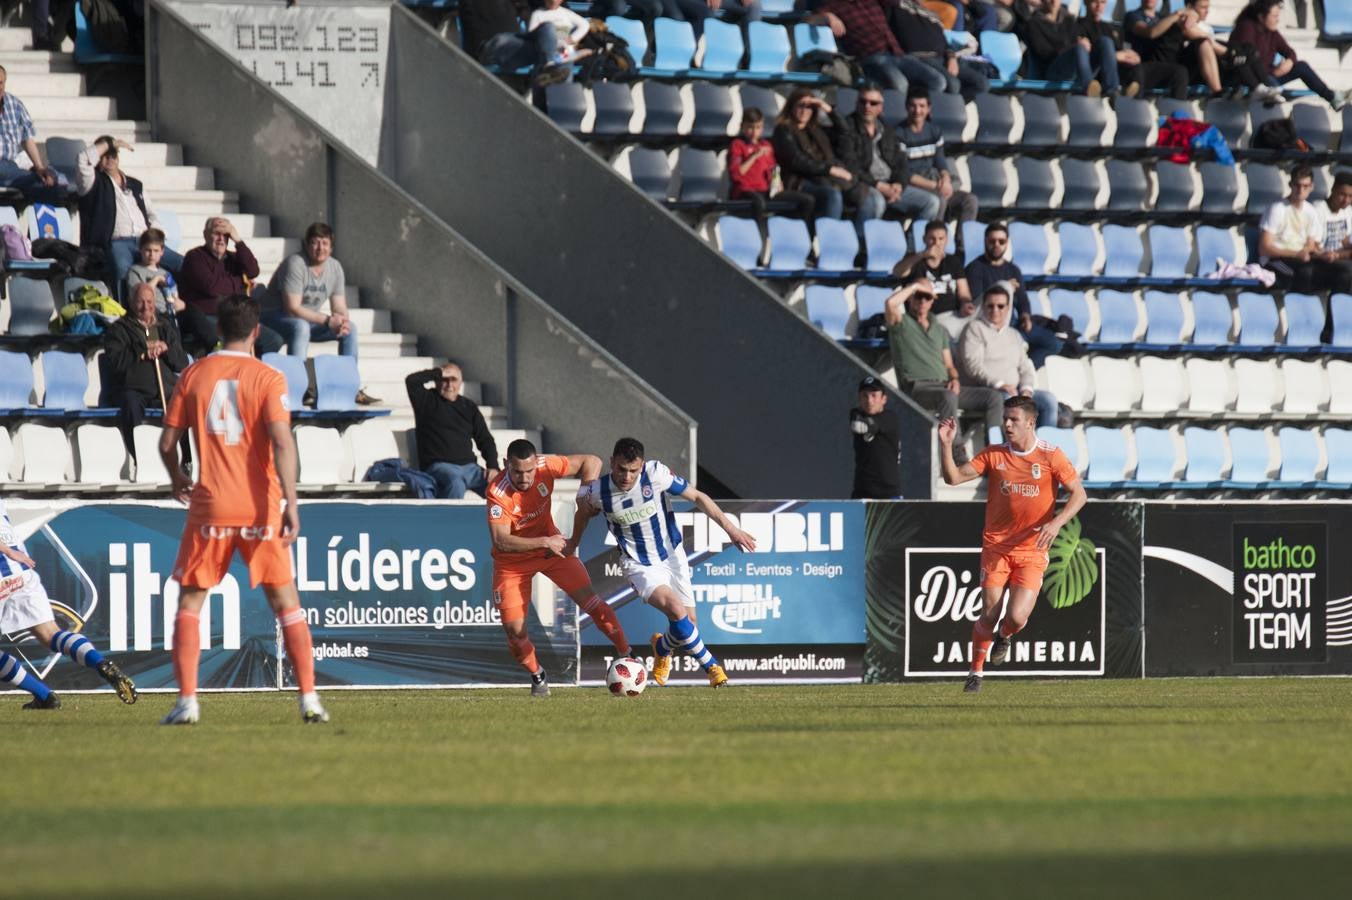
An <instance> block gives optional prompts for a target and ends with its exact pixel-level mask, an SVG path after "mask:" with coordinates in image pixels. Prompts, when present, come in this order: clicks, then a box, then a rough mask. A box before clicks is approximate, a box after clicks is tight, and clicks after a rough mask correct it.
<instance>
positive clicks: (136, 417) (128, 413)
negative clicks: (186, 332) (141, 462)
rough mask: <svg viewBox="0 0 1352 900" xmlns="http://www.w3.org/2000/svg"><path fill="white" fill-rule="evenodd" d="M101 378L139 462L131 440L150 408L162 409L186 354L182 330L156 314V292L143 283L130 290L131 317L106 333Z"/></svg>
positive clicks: (185, 364)
mask: <svg viewBox="0 0 1352 900" xmlns="http://www.w3.org/2000/svg"><path fill="white" fill-rule="evenodd" d="M103 350H104V353H103V363H102V365H103V376H104V378H105V379H106V387H105V390H106V391H107V400H106V402H108V403H110V404H112V405H113V406H116V407H118V409H120V410H121V412H119V413H118V418H117V427H118V429H119V430H120V431H121V432H122V442H123V443H124V444H126V445H127V452H128V453H129V454H131V458H132V459H136V443H135V441H134V440H133V439H132V435H133V432H134V430H135V428H136V426H137V425H140V424H141V423H142V422H143V421H145V417H146V410H147V409H164V407H165V404H166V403H167V402H168V399H169V397H170V396H171V395H172V394H173V393H174V385H175V384H177V383H178V376H179V373H181V372H182V371H183V370H184V369H186V368H187V367H188V356H187V354H186V353H184V352H183V345H182V344H181V343H180V342H179V338H178V330H177V329H176V328H172V327H168V326H166V325H165V324H164V323H162V322H160V321H158V320H157V319H156V316H155V288H154V287H153V286H152V285H150V284H148V283H142V284H138V285H137V286H136V289H135V290H134V291H133V292H132V295H131V300H130V301H128V304H127V314H126V315H125V316H123V317H122V318H120V319H118V320H117V321H116V322H114V323H113V324H112V325H110V326H108V330H107V331H105V332H104V333H103Z"/></svg>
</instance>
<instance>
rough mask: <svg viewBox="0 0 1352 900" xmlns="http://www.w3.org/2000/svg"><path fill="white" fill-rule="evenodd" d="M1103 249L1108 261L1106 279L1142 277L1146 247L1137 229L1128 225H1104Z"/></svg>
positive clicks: (1105, 272) (1105, 271)
mask: <svg viewBox="0 0 1352 900" xmlns="http://www.w3.org/2000/svg"><path fill="white" fill-rule="evenodd" d="M1103 247H1104V250H1105V251H1106V254H1107V261H1106V262H1105V263H1104V266H1103V275H1104V277H1105V278H1139V277H1141V260H1142V258H1143V257H1144V256H1145V246H1144V245H1143V244H1142V243H1141V235H1140V234H1139V233H1137V231H1136V229H1135V228H1133V227H1130V226H1127V225H1104V226H1103Z"/></svg>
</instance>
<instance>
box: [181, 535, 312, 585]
mask: <svg viewBox="0 0 1352 900" xmlns="http://www.w3.org/2000/svg"><path fill="white" fill-rule="evenodd" d="M281 534H282V522H281V519H278V520H277V522H276V524H274V525H269V526H265V527H261V528H260V527H258V526H255V525H206V524H198V525H194V524H192V523H191V522H190V523H188V525H187V527H186V528H184V529H183V539H182V540H181V541H180V542H179V545H178V559H176V560H174V579H175V580H176V581H177V582H178V583H179V584H181V585H182V586H183V587H193V588H206V589H208V590H209V589H211V588H214V587H215V586H216V585H218V584H220V583H221V580H222V579H223V578H225V573H226V572H228V571H229V570H230V560H231V558H233V557H234V555H235V551H236V550H238V551H239V555H240V556H241V557H242V558H243V559H244V562H245V563H246V564H247V565H248V566H249V584H250V586H251V587H258V586H259V585H260V584H263V585H267V586H268V587H282V586H283V585H288V584H290V583H291V581H292V578H293V574H292V572H291V554H290V553H288V552H287V550H286V547H285V546H283V545H282V539H281Z"/></svg>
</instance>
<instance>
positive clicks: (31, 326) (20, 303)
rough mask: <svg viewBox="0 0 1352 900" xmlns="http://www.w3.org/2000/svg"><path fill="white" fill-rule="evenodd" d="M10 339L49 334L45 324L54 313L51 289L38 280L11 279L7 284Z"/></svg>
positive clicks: (54, 307) (45, 283)
mask: <svg viewBox="0 0 1352 900" xmlns="http://www.w3.org/2000/svg"><path fill="white" fill-rule="evenodd" d="M7 292H8V294H9V303H10V314H9V332H8V334H9V335H10V336H11V337H33V336H35V335H41V334H49V333H50V332H49V331H48V329H47V323H49V322H50V321H51V320H52V314H53V313H55V312H56V304H55V302H54V301H53V300H52V288H51V285H50V284H48V283H47V282H46V281H43V280H41V279H38V278H22V277H17V276H16V277H11V278H10V279H9V282H8V287H7Z"/></svg>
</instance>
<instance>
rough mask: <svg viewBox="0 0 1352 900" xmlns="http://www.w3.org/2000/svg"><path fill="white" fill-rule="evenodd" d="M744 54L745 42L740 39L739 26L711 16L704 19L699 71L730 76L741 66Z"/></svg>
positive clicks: (740, 30)
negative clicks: (702, 48)
mask: <svg viewBox="0 0 1352 900" xmlns="http://www.w3.org/2000/svg"><path fill="white" fill-rule="evenodd" d="M745 55H746V44H745V43H744V42H743V41H742V29H741V28H739V27H737V26H736V25H734V24H732V23H731V22H723V21H720V20H718V19H715V18H713V17H712V16H710V17H709V18H708V19H706V20H705V22H704V57H703V58H702V59H701V60H700V64H699V68H700V71H702V72H704V73H706V74H709V75H713V76H717V77H732V76H733V75H734V74H735V73H736V72H737V70H738V69H740V68H741V66H742V57H743V56H745Z"/></svg>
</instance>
